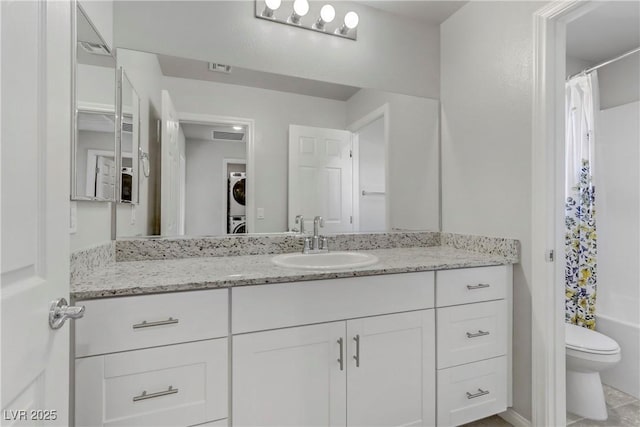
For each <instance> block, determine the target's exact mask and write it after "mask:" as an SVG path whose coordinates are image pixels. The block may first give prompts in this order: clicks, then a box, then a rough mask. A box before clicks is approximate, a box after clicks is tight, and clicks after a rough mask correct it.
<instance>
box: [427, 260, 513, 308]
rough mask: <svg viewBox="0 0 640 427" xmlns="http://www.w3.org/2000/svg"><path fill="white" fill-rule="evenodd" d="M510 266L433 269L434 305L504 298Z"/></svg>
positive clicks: (508, 283) (509, 279)
mask: <svg viewBox="0 0 640 427" xmlns="http://www.w3.org/2000/svg"><path fill="white" fill-rule="evenodd" d="M511 272H512V269H511V267H510V266H504V265H499V266H495V267H478V268H464V269H460V270H444V271H438V272H436V306H437V307H445V306H449V305H458V304H468V303H472V302H479V301H490V300H495V299H501V298H505V297H506V294H507V285H510V284H511V281H512V280H513V278H512V277H511V274H512V273H511Z"/></svg>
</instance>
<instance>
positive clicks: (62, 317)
mask: <svg viewBox="0 0 640 427" xmlns="http://www.w3.org/2000/svg"><path fill="white" fill-rule="evenodd" d="M82 316H84V305H81V306H79V307H75V306H69V304H68V303H67V300H66V299H64V298H60V299H57V300H55V301H51V305H50V306H49V327H50V328H51V329H60V328H61V327H62V325H64V322H66V321H67V319H79V318H81V317H82Z"/></svg>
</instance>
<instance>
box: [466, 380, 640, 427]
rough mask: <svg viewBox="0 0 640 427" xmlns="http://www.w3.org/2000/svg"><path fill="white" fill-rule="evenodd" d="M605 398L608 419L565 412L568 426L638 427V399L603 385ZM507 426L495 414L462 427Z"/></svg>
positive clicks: (639, 409)
mask: <svg viewBox="0 0 640 427" xmlns="http://www.w3.org/2000/svg"><path fill="white" fill-rule="evenodd" d="M604 394H605V399H606V401H607V411H608V412H609V419H608V420H607V421H593V420H587V419H584V418H581V417H579V416H577V415H574V414H571V413H567V426H568V427H595V426H602V427H639V426H640V401H639V400H638V399H636V398H635V397H633V396H629V395H628V394H626V393H623V392H621V391H620V390H616V389H615V388H613V387H609V386H606V385H605V386H604ZM503 426H504V427H509V426H511V424H509V423H508V422H506V421H505V420H503V419H502V418H500V417H499V416H497V415H494V416H492V417H489V418H484V419H482V420H478V421H474V422H472V423H469V424H465V425H464V426H462V427H503Z"/></svg>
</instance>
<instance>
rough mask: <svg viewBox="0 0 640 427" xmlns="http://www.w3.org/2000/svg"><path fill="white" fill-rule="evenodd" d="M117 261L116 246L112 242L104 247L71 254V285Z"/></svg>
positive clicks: (100, 246)
mask: <svg viewBox="0 0 640 427" xmlns="http://www.w3.org/2000/svg"><path fill="white" fill-rule="evenodd" d="M115 260H116V245H115V242H113V241H111V242H108V243H105V244H103V245H98V246H94V247H92V248H87V249H82V250H79V251H76V252H73V253H72V254H71V283H74V282H76V281H77V280H78V279H80V278H82V277H84V276H86V275H89V274H91V273H93V272H94V271H96V270H99V269H101V268H104V267H108V266H109V265H112V264H113V263H114V262H115Z"/></svg>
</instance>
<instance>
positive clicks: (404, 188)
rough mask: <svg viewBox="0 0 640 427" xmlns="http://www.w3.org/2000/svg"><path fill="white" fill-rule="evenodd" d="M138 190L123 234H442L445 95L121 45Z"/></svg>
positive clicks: (122, 215) (123, 219)
mask: <svg viewBox="0 0 640 427" xmlns="http://www.w3.org/2000/svg"><path fill="white" fill-rule="evenodd" d="M116 56H117V63H118V64H117V65H118V67H122V68H124V69H125V70H127V75H128V78H129V80H130V83H131V85H132V86H135V87H136V90H137V95H138V96H139V99H140V107H139V110H140V148H139V164H140V170H141V172H140V174H139V181H140V191H139V201H140V202H139V205H138V207H137V210H136V213H135V217H134V215H133V214H132V213H131V212H129V211H126V210H118V218H117V224H118V229H117V236H118V237H120V238H121V237H132V236H147V235H163V236H181V235H189V236H202V235H206V236H218V235H227V234H238V233H247V232H249V233H275V232H287V231H299V230H300V227H301V224H300V221H296V217H298V216H302V217H303V218H304V226H305V227H306V230H307V231H308V230H310V229H311V228H312V222H313V218H314V217H315V216H317V215H319V216H322V217H324V219H325V228H324V229H323V233H339V232H377V231H394V230H438V227H439V188H440V186H439V169H438V168H439V129H438V126H439V117H438V114H439V101H438V100H435V99H429V98H423V97H416V96H409V95H403V94H397V93H389V92H383V91H379V90H375V89H367V88H360V87H351V86H345V85H339V84H334V83H329V82H323V81H316V80H307V79H302V78H297V77H291V76H286V75H280V74H272V73H268V72H263V71H260V70H251V69H244V68H240V67H234V66H233V64H224V65H222V64H215V63H209V62H206V61H199V60H194V59H188V58H182V57H175V56H168V55H163V54H155V53H149V52H140V51H135V50H130V49H122V48H118V49H117V55H116Z"/></svg>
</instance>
